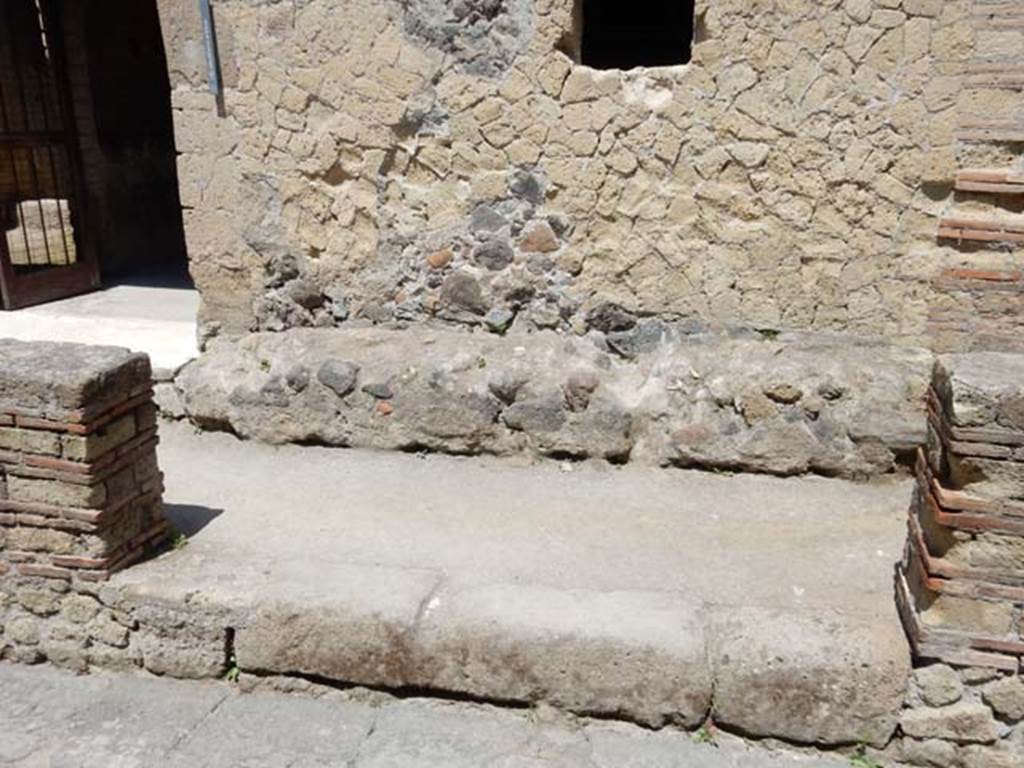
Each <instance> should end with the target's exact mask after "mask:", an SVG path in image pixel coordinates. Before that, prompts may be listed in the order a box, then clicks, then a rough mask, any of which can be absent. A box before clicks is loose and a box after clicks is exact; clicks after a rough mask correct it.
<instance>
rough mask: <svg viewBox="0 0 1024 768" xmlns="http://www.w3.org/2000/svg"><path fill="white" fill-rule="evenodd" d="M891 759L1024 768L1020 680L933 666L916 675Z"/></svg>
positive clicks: (934, 765) (946, 767)
mask: <svg viewBox="0 0 1024 768" xmlns="http://www.w3.org/2000/svg"><path fill="white" fill-rule="evenodd" d="M900 733H901V737H900V738H899V739H897V740H896V741H895V742H894V745H893V748H892V755H893V757H896V758H899V759H901V760H903V761H905V762H906V763H909V764H910V765H918V766H925V767H928V768H954V766H961V767H962V768H1021V767H1022V766H1024V679H1022V678H1021V677H1020V676H1019V675H1016V674H1010V673H1006V672H1000V671H998V670H994V669H986V668H983V667H953V666H950V665H946V664H931V665H929V666H924V667H921V668H920V669H918V670H916V672H915V673H914V679H913V683H912V685H911V690H910V694H909V697H908V701H907V708H906V710H904V712H903V715H902V717H901V718H900Z"/></svg>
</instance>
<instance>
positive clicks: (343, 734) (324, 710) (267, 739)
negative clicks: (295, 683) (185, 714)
mask: <svg viewBox="0 0 1024 768" xmlns="http://www.w3.org/2000/svg"><path fill="white" fill-rule="evenodd" d="M376 717H377V713H376V712H375V711H374V710H373V709H371V708H370V707H367V706H361V705H355V704H347V703H344V702H336V701H325V700H315V699H308V698H304V697H301V696H284V695H281V694H268V693H253V694H249V695H245V696H228V697H227V698H225V699H224V701H223V703H222V704H221V705H220V706H218V707H217V708H216V709H215V710H213V711H212V712H211V714H210V716H209V717H207V718H206V719H204V720H203V721H202V722H201V723H200V724H199V725H198V727H197V728H195V730H193V731H191V732H190V733H189V734H188V738H187V739H186V740H185V741H184V743H182V744H181V745H180V746H178V747H177V748H176V749H175V750H174V751H173V752H172V753H171V755H170V756H169V758H168V759H166V760H165V761H163V762H162V764H163V765H166V766H168V768H192V767H193V766H197V765H204V766H209V768H220V767H221V766H223V768H230V767H231V766H240V765H245V766H267V768H270V767H271V766H284V765H295V766H299V765H301V766H336V765H352V764H353V761H354V759H355V757H356V755H357V754H358V752H359V746H360V743H361V742H362V741H363V739H364V738H365V737H366V735H367V733H368V732H369V731H370V729H371V726H372V724H373V722H374V720H375V719H376Z"/></svg>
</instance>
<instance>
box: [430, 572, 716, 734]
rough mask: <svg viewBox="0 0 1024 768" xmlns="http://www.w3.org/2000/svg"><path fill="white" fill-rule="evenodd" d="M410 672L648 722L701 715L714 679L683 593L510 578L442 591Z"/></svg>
mask: <svg viewBox="0 0 1024 768" xmlns="http://www.w3.org/2000/svg"><path fill="white" fill-rule="evenodd" d="M415 675H416V678H415V682H416V683H417V684H420V685H424V686H429V687H438V688H444V689H448V690H457V691H463V692H466V693H476V694H478V695H479V694H480V693H483V692H488V695H493V696H498V697H503V698H504V697H508V698H513V699H517V700H525V701H543V702H548V703H551V704H554V705H556V706H559V707H563V708H565V709H569V710H571V711H576V712H588V713H605V714H616V713H617V714H619V715H628V716H629V717H631V718H635V719H637V720H639V721H641V722H646V723H650V724H655V725H657V724H661V723H664V722H676V723H682V724H685V725H690V726H693V725H696V724H698V723H700V722H702V721H703V719H704V717H705V716H706V714H707V711H708V707H709V706H710V699H711V686H712V682H711V670H710V668H709V667H708V665H707V647H706V640H705V637H704V632H703V625H702V622H701V617H700V614H699V608H698V607H697V606H695V605H693V604H691V603H689V602H688V601H686V600H685V599H682V598H680V597H678V596H675V595H671V594H667V593H664V594H659V593H645V592H618V593H599V592H590V591H587V590H573V591H564V590H551V589H544V588H541V587H525V586H516V585H495V586H491V587H485V588H480V589H473V590H460V591H458V592H455V593H454V594H447V593H444V594H439V595H438V596H437V597H436V598H435V599H434V601H433V602H432V604H431V605H429V606H428V611H427V613H426V614H425V616H424V620H423V622H422V625H421V627H420V630H419V633H418V637H417V646H416V650H415ZM490 692H493V693H490Z"/></svg>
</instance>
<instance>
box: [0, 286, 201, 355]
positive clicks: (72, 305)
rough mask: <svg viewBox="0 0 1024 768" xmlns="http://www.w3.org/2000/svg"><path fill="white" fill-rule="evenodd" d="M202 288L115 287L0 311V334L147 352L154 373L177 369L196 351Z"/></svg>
mask: <svg viewBox="0 0 1024 768" xmlns="http://www.w3.org/2000/svg"><path fill="white" fill-rule="evenodd" d="M198 312H199V292H198V291H196V290H195V289H192V288H168V287H152V286H140V285H114V286H111V287H108V288H104V289H101V290H98V291H95V292H93V293H88V294H84V295H81V296H75V297H73V298H70V299H63V300H61V301H53V302H50V303H48V304H42V305H39V306H35V307H29V308H27V309H20V310H16V311H13V312H0V338H12V339H18V340H21V341H65V342H77V343H80V344H99V345H107V346H116V347H127V348H128V349H131V350H133V351H136V352H145V353H146V354H148V355H149V357H150V360H151V361H152V364H153V368H154V370H155V371H156V372H158V373H160V372H164V373H167V372H173V371H176V370H177V369H178V368H180V367H181V366H183V365H184V364H185V363H187V362H188V361H189V360H191V359H193V358H194V357H195V356H196V355H197V354H198V346H197V342H196V330H197V328H196V318H197V315H198Z"/></svg>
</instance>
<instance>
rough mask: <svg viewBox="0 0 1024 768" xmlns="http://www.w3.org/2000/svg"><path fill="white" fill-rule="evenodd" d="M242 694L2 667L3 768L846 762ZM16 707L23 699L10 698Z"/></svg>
mask: <svg viewBox="0 0 1024 768" xmlns="http://www.w3.org/2000/svg"><path fill="white" fill-rule="evenodd" d="M359 695H360V694H359V692H332V693H329V694H327V695H324V696H321V697H319V698H312V697H307V696H302V695H297V694H286V693H278V692H257V693H242V692H240V690H239V688H238V687H237V686H231V685H229V684H227V683H212V682H180V681H173V680H166V679H158V678H152V677H145V676H138V675H135V676H126V675H112V674H95V675H89V676H75V675H71V674H68V673H66V672H62V671H59V670H56V669H53V668H51V667H45V666H44V667H23V666H14V665H9V664H2V663H0V707H2V709H0V765H2V766H5V768H43V767H44V766H46V767H47V768H55V767H57V766H59V767H60V768H91V767H92V766H97V768H98V767H100V766H102V768H156V767H157V766H159V767H160V768H163V767H164V766H167V767H168V768H179V767H180V768H186V767H187V768H236V767H237V766H244V767H245V768H282V766H291V767H293V768H298V767H300V766H301V767H303V768H328V767H329V766H330V767H336V768H477V767H482V766H487V768H542V767H543V766H549V767H550V766H559V767H560V768H842V767H843V766H847V765H848V762H847V761H845V760H843V759H842V758H840V757H836V756H831V757H830V756H822V755H817V754H812V753H795V752H785V751H770V750H768V749H763V748H756V747H754V746H752V745H749V744H746V743H744V742H742V741H740V740H738V739H733V738H730V737H727V736H720V737H719V740H720V743H719V744H718V745H717V746H711V745H708V744H701V743H696V742H695V740H694V738H693V737H691V736H690V735H688V734H686V733H682V732H679V731H674V730H664V731H658V732H652V731H647V730H644V729H642V728H639V727H637V726H631V725H626V724H622V723H606V722H597V721H588V720H580V719H575V718H564V717H558V716H555V715H553V714H552V713H550V712H545V711H543V710H506V709H500V708H497V707H491V706H480V705H474V704H467V703H458V702H440V701H437V700H430V699H421V698H410V699H406V700H399V699H392V698H390V697H383V696H379V695H378V696H375V697H366V696H365V695H364V699H366V700H358V697H359ZM13 702H17V703H16V704H14V703H13Z"/></svg>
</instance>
